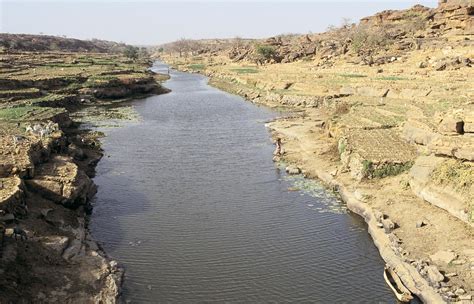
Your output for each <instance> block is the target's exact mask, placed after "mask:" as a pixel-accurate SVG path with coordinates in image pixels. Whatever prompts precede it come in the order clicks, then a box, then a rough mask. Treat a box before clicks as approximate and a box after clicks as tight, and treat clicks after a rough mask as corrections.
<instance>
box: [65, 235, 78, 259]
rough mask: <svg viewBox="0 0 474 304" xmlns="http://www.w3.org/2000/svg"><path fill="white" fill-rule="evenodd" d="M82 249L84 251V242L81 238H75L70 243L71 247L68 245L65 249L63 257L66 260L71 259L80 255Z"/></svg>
mask: <svg viewBox="0 0 474 304" xmlns="http://www.w3.org/2000/svg"><path fill="white" fill-rule="evenodd" d="M81 251H82V242H81V240H78V239H75V240H73V241H72V242H71V243H70V245H69V247H67V249H65V250H64V252H63V254H62V257H63V259H65V260H69V259H71V258H73V257H75V256H78V255H80V254H81Z"/></svg>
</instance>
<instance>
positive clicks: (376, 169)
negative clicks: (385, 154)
mask: <svg viewBox="0 0 474 304" xmlns="http://www.w3.org/2000/svg"><path fill="white" fill-rule="evenodd" d="M412 166H413V162H406V163H403V164H382V165H379V166H376V165H374V163H373V162H371V161H370V160H364V161H362V174H363V175H364V176H365V177H367V178H384V177H387V176H395V175H398V174H400V173H403V172H405V171H407V170H409V169H410V168H411V167H412Z"/></svg>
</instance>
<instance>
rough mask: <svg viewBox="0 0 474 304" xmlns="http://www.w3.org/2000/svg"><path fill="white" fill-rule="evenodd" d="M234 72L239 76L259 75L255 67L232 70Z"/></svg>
mask: <svg viewBox="0 0 474 304" xmlns="http://www.w3.org/2000/svg"><path fill="white" fill-rule="evenodd" d="M230 70H231V71H232V72H236V73H237V74H255V73H258V69H257V68H254V67H248V68H234V69H230Z"/></svg>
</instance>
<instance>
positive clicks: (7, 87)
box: [0, 51, 167, 303]
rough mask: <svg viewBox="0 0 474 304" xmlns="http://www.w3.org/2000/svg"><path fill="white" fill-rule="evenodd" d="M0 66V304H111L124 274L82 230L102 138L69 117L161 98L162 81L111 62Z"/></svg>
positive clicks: (1, 59)
mask: <svg viewBox="0 0 474 304" xmlns="http://www.w3.org/2000/svg"><path fill="white" fill-rule="evenodd" d="M0 64H1V66H2V72H1V74H0V132H1V133H0V146H1V152H0V213H1V214H0V223H1V228H2V231H1V232H2V233H1V238H0V274H1V275H0V290H1V291H0V303H11V302H15V303H16V302H46V303H115V302H116V299H117V297H118V295H119V292H120V285H121V280H122V275H123V270H122V269H121V268H120V267H119V266H118V264H117V262H115V261H113V260H110V259H109V258H107V256H106V254H105V253H104V252H103V251H102V250H101V249H100V247H99V246H98V244H97V243H96V242H95V241H94V240H93V239H92V237H91V236H90V234H89V232H88V230H87V221H88V214H89V213H90V211H91V205H90V199H91V198H92V197H93V196H94V194H95V192H96V187H95V185H94V183H93V182H92V180H91V178H92V177H93V176H94V168H95V165H96V164H97V162H98V161H99V160H100V158H101V157H102V151H101V148H100V142H99V137H100V134H97V133H96V132H92V131H90V130H84V129H83V128H80V125H79V124H78V123H77V122H74V121H73V120H72V119H71V118H70V115H69V114H70V113H71V112H75V111H77V110H79V109H83V108H87V107H97V106H104V105H110V104H114V103H118V102H123V101H125V100H129V99H135V98H140V97H144V96H148V95H151V94H159V93H164V92H167V90H165V89H164V88H162V87H161V85H160V84H159V81H160V80H161V78H162V76H160V75H154V74H152V73H151V72H149V71H148V69H147V68H148V62H147V61H132V60H130V59H127V58H125V57H122V56H120V55H114V54H108V53H105V54H90V53H80V52H68V53H61V52H42V53H31V52H12V51H10V52H8V53H1V54H0ZM104 112H107V111H104ZM86 120H87V118H86Z"/></svg>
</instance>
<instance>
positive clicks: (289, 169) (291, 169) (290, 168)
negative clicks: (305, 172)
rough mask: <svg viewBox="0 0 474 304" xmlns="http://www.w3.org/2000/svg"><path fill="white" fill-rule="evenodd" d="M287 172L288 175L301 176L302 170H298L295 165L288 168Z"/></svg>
mask: <svg viewBox="0 0 474 304" xmlns="http://www.w3.org/2000/svg"><path fill="white" fill-rule="evenodd" d="M286 172H288V174H300V173H301V170H300V168H298V167H296V166H294V165H290V166H288V167H286Z"/></svg>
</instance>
